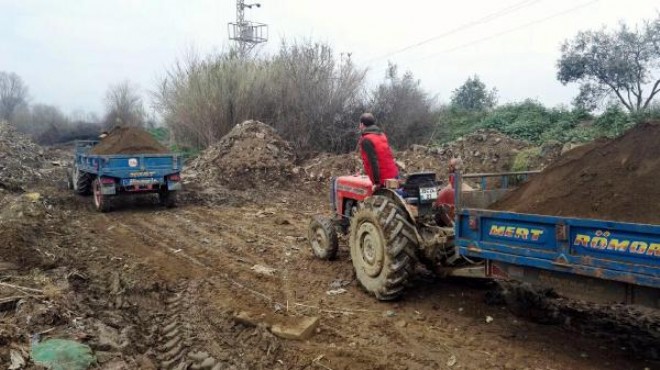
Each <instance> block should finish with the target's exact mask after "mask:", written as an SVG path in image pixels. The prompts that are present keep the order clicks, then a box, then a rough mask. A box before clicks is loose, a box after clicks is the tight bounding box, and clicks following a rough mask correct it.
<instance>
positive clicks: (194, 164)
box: [184, 121, 295, 189]
mask: <svg viewBox="0 0 660 370" xmlns="http://www.w3.org/2000/svg"><path fill="white" fill-rule="evenodd" d="M294 160H295V155H294V154H293V150H292V149H291V146H290V145H289V143H288V142H286V141H285V140H284V139H282V138H281V137H280V136H279V135H278V134H277V132H276V131H275V129H274V128H272V127H270V126H268V125H266V124H265V123H262V122H258V121H245V122H243V123H241V124H238V125H236V126H235V127H234V128H233V129H232V130H231V131H230V132H229V133H228V134H227V135H225V136H224V137H222V139H220V141H218V142H217V143H216V144H214V145H212V146H210V147H209V148H208V149H206V150H205V151H204V152H202V153H201V154H200V156H199V157H197V158H195V159H194V160H192V161H191V162H190V163H189V164H188V166H187V167H186V169H185V170H184V178H185V179H186V180H185V181H188V182H190V183H196V184H200V185H202V184H209V185H217V184H221V185H226V186H227V187H229V188H232V189H245V188H246V187H248V186H253V187H254V186H260V185H265V184H272V183H275V184H281V185H284V184H285V183H286V180H287V179H288V178H289V177H290V176H291V175H292V173H293V172H292V170H293V164H294Z"/></svg>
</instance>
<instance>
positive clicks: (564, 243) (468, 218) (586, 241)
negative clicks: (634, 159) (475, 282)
mask: <svg viewBox="0 0 660 370" xmlns="http://www.w3.org/2000/svg"><path fill="white" fill-rule="evenodd" d="M535 173H537V172H534V171H530V172H518V173H499V174H465V175H460V174H459V175H458V176H456V178H455V189H462V184H463V181H464V180H465V179H470V180H471V181H476V182H477V183H480V184H481V189H480V190H474V191H463V192H462V191H456V199H455V201H456V225H455V229H456V230H455V231H456V235H455V243H456V245H457V246H458V247H459V250H460V253H461V254H462V255H464V256H467V257H468V258H473V259H483V260H485V261H486V275H487V276H490V277H493V278H497V279H507V280H514V281H520V282H528V283H531V284H534V285H536V286H545V287H551V288H553V289H554V290H555V291H557V292H558V293H559V294H561V295H564V296H567V297H570V298H576V299H582V300H587V301H591V302H596V303H627V304H639V305H643V306H648V307H652V308H660V226H659V225H646V224H635V223H626V222H615V221H607V220H598V219H584V218H575V217H558V216H551V215H536V214H522V213H515V212H504V211H493V210H489V209H487V207H488V205H490V204H492V203H493V202H494V201H496V200H497V199H499V198H500V197H502V196H503V195H504V194H505V193H506V192H507V191H508V189H507V188H508V185H509V183H510V182H511V181H512V180H511V179H512V178H513V179H520V177H521V176H528V175H534V174H535ZM492 183H495V184H496V186H495V188H493V189H488V185H491V186H492Z"/></svg>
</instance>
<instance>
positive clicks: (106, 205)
mask: <svg viewBox="0 0 660 370" xmlns="http://www.w3.org/2000/svg"><path fill="white" fill-rule="evenodd" d="M92 188H93V192H94V208H96V210H97V211H99V212H108V211H109V210H110V202H109V199H108V197H107V196H106V195H104V194H103V193H102V192H101V180H99V178H98V177H97V178H95V179H94V181H93V182H92Z"/></svg>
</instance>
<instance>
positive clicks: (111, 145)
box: [90, 127, 170, 155]
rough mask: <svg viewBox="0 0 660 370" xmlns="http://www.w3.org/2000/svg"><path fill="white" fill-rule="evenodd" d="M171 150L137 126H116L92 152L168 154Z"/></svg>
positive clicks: (100, 153)
mask: <svg viewBox="0 0 660 370" xmlns="http://www.w3.org/2000/svg"><path fill="white" fill-rule="evenodd" d="M169 152H170V151H169V150H168V149H167V148H166V147H164V146H163V145H161V144H160V143H159V142H158V141H157V140H156V139H155V138H154V137H153V136H151V134H149V133H148V132H146V131H144V130H142V129H140V128H136V127H115V128H113V129H112V130H111V131H110V132H109V133H108V136H106V137H105V138H103V139H102V140H101V142H100V143H98V144H97V145H96V146H95V147H94V148H92V150H91V151H90V153H91V154H99V155H111V154H166V153H169Z"/></svg>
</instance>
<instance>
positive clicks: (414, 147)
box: [410, 144, 429, 152]
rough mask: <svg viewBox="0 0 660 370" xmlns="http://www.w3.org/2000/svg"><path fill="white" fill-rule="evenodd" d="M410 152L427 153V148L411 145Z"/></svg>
mask: <svg viewBox="0 0 660 370" xmlns="http://www.w3.org/2000/svg"><path fill="white" fill-rule="evenodd" d="M410 150H412V151H413V152H428V151H429V147H427V146H424V145H418V144H413V145H411V146H410Z"/></svg>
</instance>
